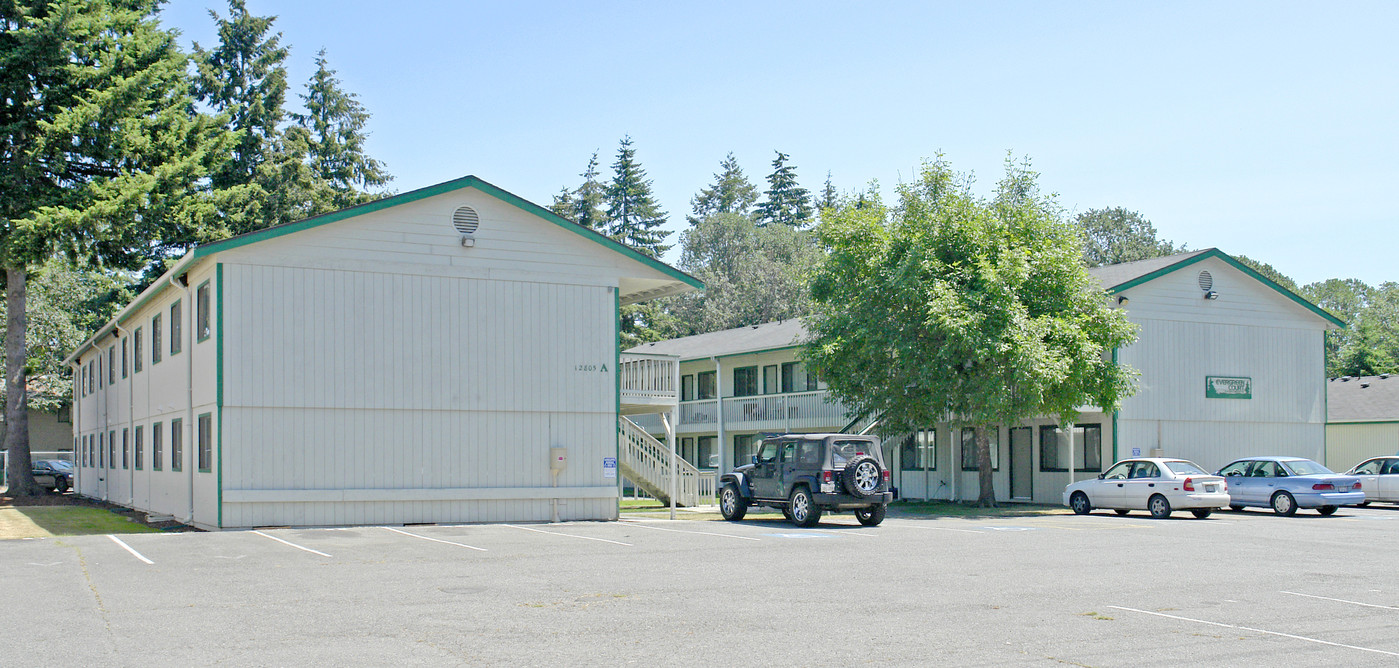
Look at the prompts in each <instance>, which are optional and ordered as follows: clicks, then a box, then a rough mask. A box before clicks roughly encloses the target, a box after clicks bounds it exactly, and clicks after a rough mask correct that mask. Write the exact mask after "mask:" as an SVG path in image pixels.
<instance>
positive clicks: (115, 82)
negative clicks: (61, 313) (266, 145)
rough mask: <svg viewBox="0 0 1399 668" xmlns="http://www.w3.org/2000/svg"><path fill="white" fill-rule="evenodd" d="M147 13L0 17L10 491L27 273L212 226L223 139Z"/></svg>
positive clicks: (110, 257) (146, 249) (97, 1)
mask: <svg viewBox="0 0 1399 668" xmlns="http://www.w3.org/2000/svg"><path fill="white" fill-rule="evenodd" d="M157 7H158V2H156V0H110V1H108V0H84V1H81V2H78V1H74V0H64V1H60V2H53V3H49V2H39V1H35V2H7V3H2V4H0V28H2V29H0V214H3V215H0V226H3V227H0V264H2V265H3V266H4V268H5V283H6V311H7V313H6V333H5V354H6V359H5V366H6V377H5V383H6V387H5V420H6V422H7V423H8V429H7V430H6V434H5V444H6V447H7V449H8V450H9V453H10V464H11V465H10V467H9V483H10V492H11V493H12V494H15V495H27V494H32V493H35V492H37V491H38V490H37V489H36V488H35V486H34V484H33V479H32V477H31V475H30V472H29V464H30V462H29V430H28V413H27V407H28V394H27V388H28V383H27V379H28V374H29V361H28V345H27V344H28V341H29V338H28V325H29V323H28V319H27V318H26V313H27V312H28V310H27V308H26V305H27V283H28V279H29V275H30V272H31V271H32V270H33V269H34V268H35V267H36V266H38V265H40V264H42V263H44V262H45V261H47V260H48V259H49V258H50V257H52V256H53V255H54V254H56V253H62V254H64V255H67V256H69V257H72V258H79V259H84V260H92V261H94V262H95V263H97V264H99V265H103V266H111V267H132V266H138V265H140V264H141V263H142V262H143V261H144V260H146V259H147V258H148V257H149V253H150V249H151V247H152V242H153V240H156V239H159V238H164V237H167V236H171V235H176V236H178V235H180V234H185V233H186V231H187V230H190V229H197V228H199V227H202V226H203V225H205V224H207V222H208V218H209V217H211V216H212V215H213V209H212V205H211V203H210V201H209V200H208V199H207V198H206V197H202V196H201V193H200V191H199V190H198V189H199V187H200V184H201V183H203V182H204V180H205V177H206V175H207V174H209V172H210V171H211V167H212V166H213V165H214V164H221V163H223V162H224V161H225V160H226V158H227V156H228V154H229V151H230V150H231V148H232V146H233V139H234V137H233V136H231V135H229V134H228V133H226V132H225V131H224V130H223V129H221V128H220V127H219V126H218V123H216V122H214V121H213V119H210V118H208V117H205V116H202V115H199V114H196V113H194V112H193V111H192V110H193V108H194V99H193V97H192V93H191V90H190V82H189V77H188V73H187V67H188V59H187V57H186V56H185V54H184V53H182V52H181V51H180V49H179V48H178V46H177V45H176V43H175V37H174V35H173V34H171V33H169V32H167V31H165V30H162V29H161V28H160V26H159V24H158V22H157V16H156V10H157Z"/></svg>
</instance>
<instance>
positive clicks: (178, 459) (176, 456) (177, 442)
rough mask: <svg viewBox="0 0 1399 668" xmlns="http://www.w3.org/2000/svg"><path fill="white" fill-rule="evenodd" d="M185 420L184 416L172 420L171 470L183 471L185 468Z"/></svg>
mask: <svg viewBox="0 0 1399 668" xmlns="http://www.w3.org/2000/svg"><path fill="white" fill-rule="evenodd" d="M184 424H185V421H184V419H183V418H176V419H174V420H171V421H170V470H171V471H183V470H184V469H185V462H184V455H185V443H184V440H185V433H184V429H183V427H184Z"/></svg>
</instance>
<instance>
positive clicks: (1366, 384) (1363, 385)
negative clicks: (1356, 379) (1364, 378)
mask: <svg viewBox="0 0 1399 668" xmlns="http://www.w3.org/2000/svg"><path fill="white" fill-rule="evenodd" d="M1360 386H1361V387H1369V386H1370V384H1369V383H1361V384H1360Z"/></svg>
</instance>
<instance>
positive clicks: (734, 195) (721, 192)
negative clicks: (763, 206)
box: [685, 153, 758, 225]
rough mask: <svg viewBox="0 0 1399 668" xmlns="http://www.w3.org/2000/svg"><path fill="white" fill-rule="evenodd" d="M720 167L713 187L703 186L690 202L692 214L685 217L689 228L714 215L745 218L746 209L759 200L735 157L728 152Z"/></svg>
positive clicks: (755, 188)
mask: <svg viewBox="0 0 1399 668" xmlns="http://www.w3.org/2000/svg"><path fill="white" fill-rule="evenodd" d="M719 166H720V167H722V168H723V171H722V172H720V173H718V174H715V175H714V184H713V185H711V186H706V187H705V188H704V189H703V190H701V191H700V192H699V194H698V195H695V196H694V197H693V198H691V199H690V208H691V210H692V211H691V215H689V216H686V217H685V218H686V220H688V221H690V224H691V225H696V224H698V223H699V222H700V221H701V220H704V219H705V218H708V217H709V216H712V215H714V214H716V213H736V214H739V215H742V216H746V215H748V210H749V209H751V208H753V204H754V203H755V202H757V201H758V188H757V186H755V185H753V183H752V182H751V181H749V180H748V177H747V176H745V175H744V174H743V168H742V167H739V166H738V160H737V159H736V158H734V154H733V153H729V155H728V157H726V158H724V161H723V162H721V163H719Z"/></svg>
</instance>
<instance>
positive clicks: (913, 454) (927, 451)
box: [899, 429, 938, 471]
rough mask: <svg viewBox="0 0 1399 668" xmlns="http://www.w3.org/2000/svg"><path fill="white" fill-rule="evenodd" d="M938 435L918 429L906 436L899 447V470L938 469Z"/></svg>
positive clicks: (927, 430)
mask: <svg viewBox="0 0 1399 668" xmlns="http://www.w3.org/2000/svg"><path fill="white" fill-rule="evenodd" d="M937 436H938V433H937V432H936V431H934V430H932V429H919V430H918V431H915V432H913V433H912V434H909V435H908V438H906V439H904V442H903V444H902V445H900V446H899V468H900V469H901V470H904V471H924V470H927V471H936V470H937V469H938V458H937V454H938V451H937V446H938V438H937Z"/></svg>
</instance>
